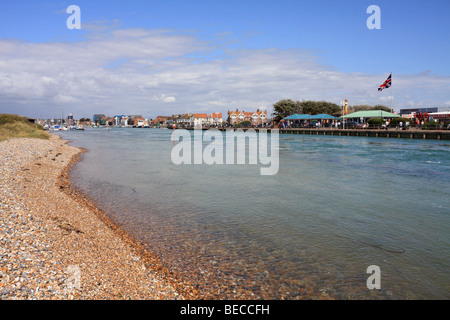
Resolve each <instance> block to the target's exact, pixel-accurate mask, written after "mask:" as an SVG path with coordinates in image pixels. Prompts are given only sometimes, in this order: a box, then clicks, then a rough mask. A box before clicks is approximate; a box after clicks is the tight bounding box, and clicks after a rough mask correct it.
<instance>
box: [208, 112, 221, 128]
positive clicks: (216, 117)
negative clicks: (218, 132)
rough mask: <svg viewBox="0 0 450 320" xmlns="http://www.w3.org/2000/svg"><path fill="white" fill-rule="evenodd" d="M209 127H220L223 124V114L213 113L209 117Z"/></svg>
mask: <svg viewBox="0 0 450 320" xmlns="http://www.w3.org/2000/svg"><path fill="white" fill-rule="evenodd" d="M208 120H209V125H211V126H219V125H221V124H222V123H223V118H222V113H220V112H213V113H211V114H210V115H209V117H208Z"/></svg>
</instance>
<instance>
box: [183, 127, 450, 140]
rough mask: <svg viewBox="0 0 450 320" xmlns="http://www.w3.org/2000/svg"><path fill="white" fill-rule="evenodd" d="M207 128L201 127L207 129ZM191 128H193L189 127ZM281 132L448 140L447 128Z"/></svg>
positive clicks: (449, 133)
mask: <svg viewBox="0 0 450 320" xmlns="http://www.w3.org/2000/svg"><path fill="white" fill-rule="evenodd" d="M208 129H209V128H202V130H208ZM212 129H213V130H220V131H227V130H232V129H231V128H212ZM240 129H241V130H243V131H247V130H248V129H253V130H255V131H256V132H259V131H261V130H263V131H264V130H267V132H268V133H270V132H271V131H272V130H274V129H271V128H240ZM191 130H193V128H191ZM278 130H279V133H281V134H309V135H322V136H356V137H376V138H397V139H432V140H450V131H449V130H421V129H408V130H396V129H389V130H385V129H334V128H333V129H330V128H324V129H318V128H311V129H308V128H280V129H278Z"/></svg>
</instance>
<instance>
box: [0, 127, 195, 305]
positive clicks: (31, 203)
mask: <svg viewBox="0 0 450 320" xmlns="http://www.w3.org/2000/svg"><path fill="white" fill-rule="evenodd" d="M81 153H82V150H81V149H79V148H75V147H72V146H69V145H67V144H66V141H63V140H61V139H60V137H59V136H57V135H52V136H51V138H50V139H49V140H41V139H23V138H22V139H10V140H7V141H2V142H0V299H6V300H25V299H30V300H35V299H41V300H65V299H68V300H69V299H81V300H84V299H96V300H98V299H120V300H122V299H166V300H168V299H186V298H188V299H192V298H195V291H193V290H191V289H190V287H189V286H186V284H183V283H180V282H179V280H176V281H175V280H174V279H172V278H171V277H169V276H167V275H168V274H169V273H168V272H167V271H166V270H164V268H162V267H161V266H160V265H158V264H157V263H156V262H157V261H158V260H157V258H154V257H151V256H149V255H148V254H147V253H145V252H144V251H143V250H142V248H140V247H139V246H138V245H137V244H136V243H134V242H133V240H132V239H130V238H129V237H127V235H126V234H124V233H122V232H120V230H118V229H117V228H116V227H114V226H113V225H112V224H111V223H110V221H108V219H107V218H106V217H104V216H102V213H101V212H100V210H98V209H97V208H95V206H93V205H92V203H89V202H88V200H87V199H86V198H85V197H84V196H77V194H76V193H75V192H74V191H73V190H72V189H71V188H69V186H70V182H69V181H68V170H69V168H70V165H72V164H73V163H75V162H76V161H77V157H78V156H79V155H80V154H81ZM61 187H62V188H61Z"/></svg>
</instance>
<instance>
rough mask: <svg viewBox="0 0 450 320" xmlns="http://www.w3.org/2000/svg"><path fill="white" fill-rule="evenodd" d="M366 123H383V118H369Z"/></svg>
mask: <svg viewBox="0 0 450 320" xmlns="http://www.w3.org/2000/svg"><path fill="white" fill-rule="evenodd" d="M367 123H368V124H370V125H375V126H376V125H381V124H383V123H384V120H383V118H371V119H369V120H367Z"/></svg>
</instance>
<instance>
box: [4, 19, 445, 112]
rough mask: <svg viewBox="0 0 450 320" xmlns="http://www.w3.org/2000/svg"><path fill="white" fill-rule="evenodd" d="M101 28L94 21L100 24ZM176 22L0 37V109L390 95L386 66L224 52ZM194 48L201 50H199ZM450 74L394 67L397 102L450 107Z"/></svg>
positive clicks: (202, 106)
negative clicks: (74, 35) (354, 67)
mask: <svg viewBox="0 0 450 320" xmlns="http://www.w3.org/2000/svg"><path fill="white" fill-rule="evenodd" d="M94 29H95V28H94ZM215 49H216V48H215V47H214V44H213V43H206V42H201V41H199V40H198V39H196V38H194V37H192V36H191V35H184V34H177V33H175V32H174V31H173V30H148V29H122V30H106V31H105V30H102V37H98V36H94V35H90V36H89V37H88V38H87V39H86V40H85V41H81V42H74V43H63V42H51V43H28V42H21V41H16V40H6V39H0V112H22V113H24V114H25V115H30V116H37V115H39V114H41V113H44V116H49V117H50V116H52V115H54V114H55V113H56V115H59V114H61V111H63V112H66V113H69V112H73V113H74V114H77V115H79V116H80V117H81V116H92V114H94V113H105V114H110V115H114V114H126V113H128V111H129V110H134V113H139V114H143V115H145V116H156V115H158V114H165V115H170V114H172V113H173V114H175V113H181V112H197V111H203V112H222V113H225V112H226V111H227V110H228V109H235V108H243V109H246V110H252V109H256V108H261V107H266V108H268V109H269V110H270V109H271V106H272V105H273V104H274V103H275V102H277V101H278V100H281V99H285V98H290V99H299V100H303V99H304V100H308V99H312V100H327V101H331V102H335V103H340V101H342V100H344V99H349V103H350V104H361V103H365V104H378V103H380V102H383V103H388V102H389V97H390V91H389V90H391V89H387V90H383V91H382V92H378V91H377V88H378V86H379V85H380V84H381V83H382V82H383V81H384V80H385V78H386V76H387V74H377V75H373V74H363V73H344V72H340V71H338V70H335V69H334V68H333V67H331V66H327V65H324V64H322V63H321V61H320V60H319V59H318V58H317V57H316V56H314V53H313V52H311V51H308V50H302V49H290V50H281V49H274V48H270V49H255V50H250V49H246V50H237V49H233V50H232V49H228V50H224V51H223V54H221V55H220V58H217V59H207V58H204V59H202V58H201V57H202V54H203V53H204V54H205V57H206V56H208V53H210V52H212V51H214V50H215ZM194 56H195V58H194ZM449 87H450V78H449V77H444V76H438V75H433V74H431V73H430V72H427V73H422V74H415V75H414V74H413V75H396V74H395V73H394V75H393V90H394V91H393V93H394V105H393V107H394V108H396V109H398V108H400V107H403V106H405V105H407V106H414V105H420V104H422V103H423V101H426V102H427V105H429V106H431V105H433V106H434V105H435V106H438V107H439V106H441V105H442V106H443V105H446V103H448V101H449V97H448V88H449Z"/></svg>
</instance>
